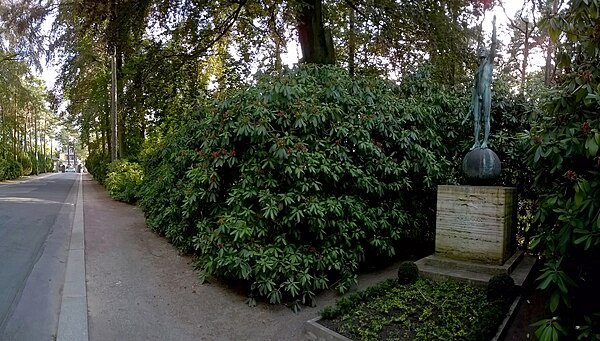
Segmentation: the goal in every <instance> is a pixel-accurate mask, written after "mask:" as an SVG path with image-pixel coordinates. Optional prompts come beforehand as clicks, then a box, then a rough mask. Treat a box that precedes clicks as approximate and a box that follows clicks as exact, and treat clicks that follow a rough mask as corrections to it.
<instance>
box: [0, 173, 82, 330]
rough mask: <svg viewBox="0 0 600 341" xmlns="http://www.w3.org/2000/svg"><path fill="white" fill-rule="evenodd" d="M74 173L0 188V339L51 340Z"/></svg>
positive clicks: (74, 195)
mask: <svg viewBox="0 0 600 341" xmlns="http://www.w3.org/2000/svg"><path fill="white" fill-rule="evenodd" d="M78 178H79V174H77V173H57V174H49V175H42V176H40V177H31V178H28V179H20V180H17V181H9V182H2V183H0V340H3V341H4V340H25V341H28V340H54V339H55V337H56V332H57V328H58V316H59V312H60V306H61V292H62V288H63V285H64V280H65V269H66V260H67V252H68V248H69V242H70V237H71V228H72V224H73V216H74V212H75V202H76V199H77V186H74V185H75V184H76V180H77V179H78Z"/></svg>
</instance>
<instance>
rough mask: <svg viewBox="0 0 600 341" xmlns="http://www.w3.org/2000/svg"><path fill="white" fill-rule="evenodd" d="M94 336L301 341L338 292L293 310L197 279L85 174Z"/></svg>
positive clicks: (385, 274) (385, 273)
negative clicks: (251, 302) (251, 301)
mask: <svg viewBox="0 0 600 341" xmlns="http://www.w3.org/2000/svg"><path fill="white" fill-rule="evenodd" d="M83 181H84V185H83V186H84V187H83V195H84V221H85V243H86V280H87V290H88V311H89V335H90V340H92V341H95V340H103V341H104V340H303V339H304V335H303V332H304V330H303V323H304V322H305V321H307V320H309V319H311V318H313V317H315V316H317V315H318V312H319V310H320V309H322V308H323V307H325V306H326V305H328V304H331V303H333V302H334V301H335V300H336V299H337V298H338V297H336V295H335V294H334V293H333V292H331V291H329V292H326V293H323V294H321V295H319V296H318V297H317V303H318V304H319V306H318V307H316V308H308V307H306V308H303V309H302V310H301V311H300V313H298V314H294V313H292V312H291V310H290V309H288V308H286V307H285V306H282V305H269V304H265V303H259V304H258V306H257V307H255V308H250V307H248V306H247V305H245V304H244V301H245V299H246V297H245V296H244V295H242V294H239V293H237V292H236V290H235V288H228V287H227V286H226V285H225V284H223V283H210V284H199V281H198V277H197V274H196V273H195V272H194V271H193V270H192V266H191V258H190V257H187V256H181V255H179V253H178V252H177V250H176V249H175V248H173V247H172V246H171V245H170V244H169V243H168V242H167V240H166V239H164V238H161V237H159V236H157V235H156V234H154V233H153V232H152V231H150V230H149V229H148V228H146V227H145V223H144V217H143V213H142V211H141V210H140V209H139V208H138V207H136V206H132V205H127V204H124V203H120V202H115V201H113V200H111V199H110V198H109V197H108V195H107V194H106V192H105V190H104V189H103V188H102V187H101V186H100V185H98V184H97V183H96V182H95V181H94V180H92V178H91V176H89V175H88V174H84V176H83ZM395 269H396V266H395V265H394V266H390V267H388V268H387V269H384V270H381V271H378V272H375V273H371V274H368V275H365V276H361V278H360V281H359V289H360V288H364V287H366V286H368V285H370V284H373V283H376V282H378V281H381V280H383V279H385V278H389V277H393V276H395V271H396V270H395Z"/></svg>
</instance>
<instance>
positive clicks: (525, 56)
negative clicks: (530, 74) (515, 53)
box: [521, 21, 529, 95]
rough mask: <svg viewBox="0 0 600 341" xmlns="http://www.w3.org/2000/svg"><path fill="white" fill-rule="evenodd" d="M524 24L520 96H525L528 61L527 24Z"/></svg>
mask: <svg viewBox="0 0 600 341" xmlns="http://www.w3.org/2000/svg"><path fill="white" fill-rule="evenodd" d="M524 22H525V42H524V45H523V64H522V66H521V94H522V95H524V94H525V83H526V80H527V60H528V59H529V22H527V21H524Z"/></svg>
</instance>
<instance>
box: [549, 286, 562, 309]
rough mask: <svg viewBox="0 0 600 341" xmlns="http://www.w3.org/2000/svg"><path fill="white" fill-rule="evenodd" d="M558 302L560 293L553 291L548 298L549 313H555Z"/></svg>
mask: <svg viewBox="0 0 600 341" xmlns="http://www.w3.org/2000/svg"><path fill="white" fill-rule="evenodd" d="M559 302H560V291H558V290H554V292H553V293H552V295H551V296H550V311H551V312H555V311H556V308H558V303H559Z"/></svg>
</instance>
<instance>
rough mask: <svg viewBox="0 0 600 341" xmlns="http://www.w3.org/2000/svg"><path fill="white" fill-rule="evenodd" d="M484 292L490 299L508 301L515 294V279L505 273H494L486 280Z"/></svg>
mask: <svg viewBox="0 0 600 341" xmlns="http://www.w3.org/2000/svg"><path fill="white" fill-rule="evenodd" d="M486 294H487V298H488V300H490V301H496V300H500V301H503V302H509V301H510V300H511V299H512V298H513V296H514V294H515V281H514V279H512V277H510V275H508V274H506V273H501V274H497V275H494V276H492V278H490V280H489V281H488V284H487V292H486Z"/></svg>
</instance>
